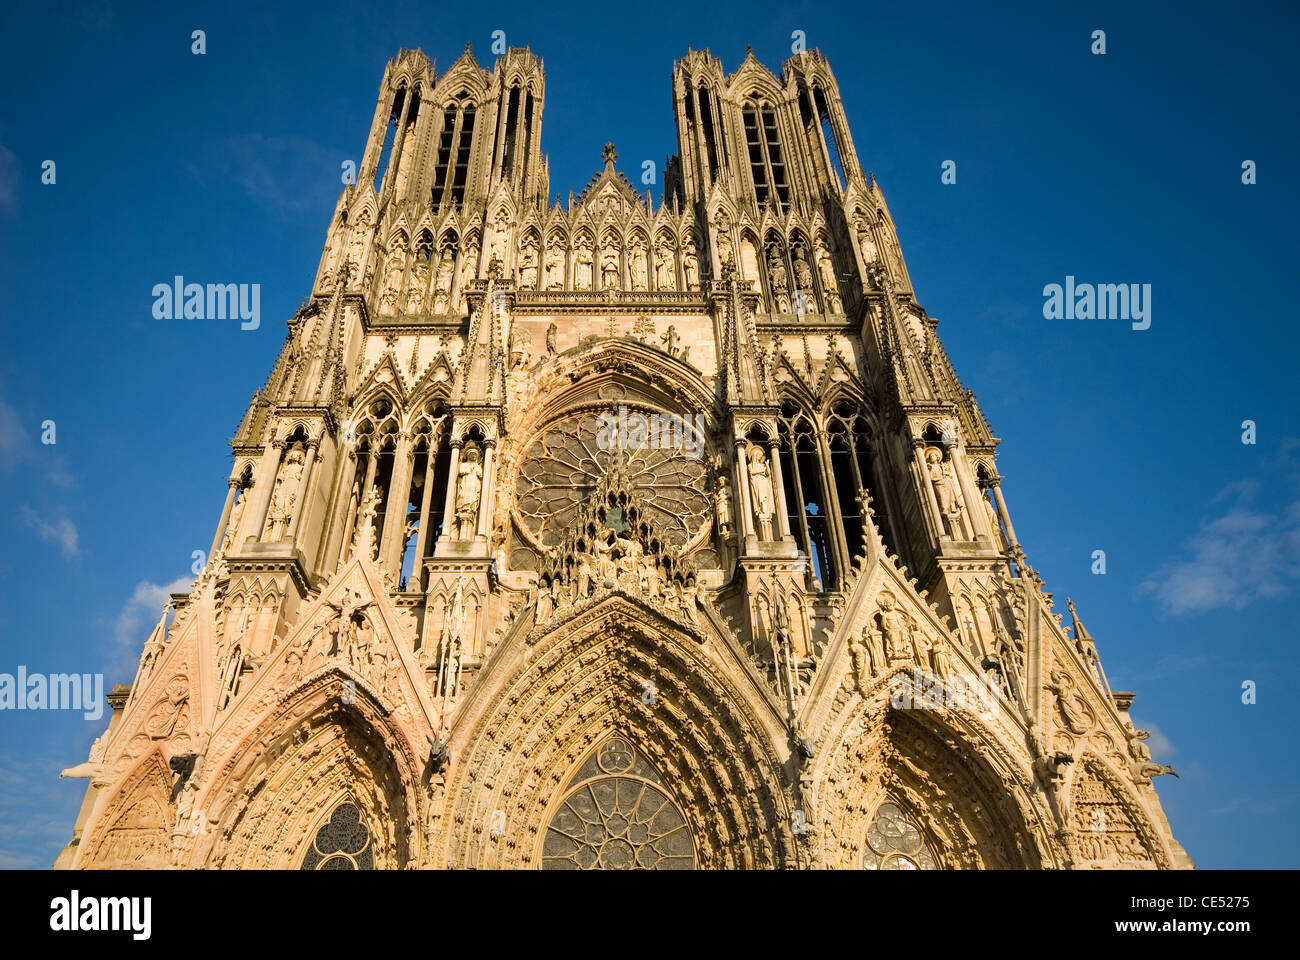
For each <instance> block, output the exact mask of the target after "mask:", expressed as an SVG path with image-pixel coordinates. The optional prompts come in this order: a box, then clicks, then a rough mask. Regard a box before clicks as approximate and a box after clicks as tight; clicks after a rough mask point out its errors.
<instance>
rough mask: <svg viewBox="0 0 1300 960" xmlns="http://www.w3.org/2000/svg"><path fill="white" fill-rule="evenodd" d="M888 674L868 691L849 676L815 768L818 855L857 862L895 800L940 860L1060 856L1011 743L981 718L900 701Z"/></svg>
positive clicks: (991, 862)
mask: <svg viewBox="0 0 1300 960" xmlns="http://www.w3.org/2000/svg"><path fill="white" fill-rule="evenodd" d="M889 685H890V678H888V677H882V678H880V679H878V680H877V681H876V682H875V683H874V684H873V685H872V688H871V691H872V692H871V694H870V696H869V698H863V697H861V696H859V695H857V694H856V693H852V692H850V690H851V688H850V687H849V686H848V685H845V686H842V687H841V689H840V692H839V694H838V697H839V700H838V701H837V705H838V706H839V709H838V710H837V712H836V715H834V716H832V717H831V718H830V721H829V723H828V728H829V729H828V733H827V735H826V736H825V737H824V739H823V742H822V746H821V748H820V749H819V751H818V758H817V761H816V766H815V767H814V768H813V770H812V771H811V773H810V778H809V779H810V780H811V782H812V785H813V790H812V791H811V793H812V799H811V801H810V804H809V805H810V806H811V807H812V808H813V820H814V832H815V834H817V836H816V837H815V839H814V847H815V849H816V850H817V851H818V854H817V856H818V861H819V865H822V866H827V867H846V868H857V867H860V866H861V865H862V864H863V863H864V857H866V856H868V855H869V854H868V851H870V850H871V849H872V847H871V846H870V844H869V842H868V836H867V832H868V830H869V829H870V827H871V824H872V822H873V821H874V816H875V814H876V812H878V810H879V808H880V805H881V804H884V803H886V802H891V803H894V804H895V805H896V806H898V807H899V808H900V809H901V810H902V811H904V812H905V813H906V815H907V817H909V818H910V819H911V821H913V822H914V823H915V824H916V825H917V827H918V829H919V830H920V832H921V834H922V837H923V839H924V841H925V849H927V850H928V851H930V852H931V854H932V856H933V858H934V861H935V864H936V865H937V866H940V867H943V868H949V869H953V868H963V869H965V868H994V869H1033V868H1039V867H1044V866H1053V865H1055V864H1054V862H1053V861H1054V860H1055V859H1056V857H1055V855H1054V854H1053V853H1052V851H1051V850H1050V849H1049V847H1048V842H1047V841H1046V840H1045V839H1044V838H1045V836H1047V835H1049V834H1050V833H1051V831H1050V830H1049V828H1048V824H1049V823H1050V817H1049V814H1048V812H1047V811H1046V810H1044V809H1042V808H1041V807H1040V805H1039V804H1038V803H1036V801H1035V800H1034V798H1033V797H1032V795H1031V791H1032V785H1031V783H1030V781H1029V779H1028V778H1027V777H1026V776H1024V775H1023V773H1022V772H1019V771H1016V770H1015V768H1014V766H1012V765H1011V763H1010V756H1009V754H1007V752H1006V750H1005V748H1000V747H998V746H996V745H995V743H996V741H995V739H994V737H993V735H992V733H991V731H989V730H987V729H983V728H982V725H981V724H980V723H979V722H978V721H977V720H975V719H974V718H967V717H965V716H961V717H958V716H957V715H956V714H954V713H952V712H950V711H945V712H942V713H941V712H939V711H935V710H926V709H909V710H895V709H892V708H891V707H890V705H889Z"/></svg>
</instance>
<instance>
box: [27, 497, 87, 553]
mask: <svg viewBox="0 0 1300 960" xmlns="http://www.w3.org/2000/svg"><path fill="white" fill-rule="evenodd" d="M18 519H19V520H21V521H22V522H23V525H24V526H27V527H30V528H31V529H33V530H35V531H36V535H37V536H38V537H40V538H41V539H42V540H45V541H47V542H50V543H57V544H58V545H59V548H60V549H61V550H62V551H63V555H64V556H65V557H66V558H67V559H69V560H71V559H72V558H73V557H75V556H77V553H78V549H77V527H76V524H74V523H73V522H72V521H71V520H69V519H68V518H67V517H62V516H60V517H53V518H52V519H50V520H46V519H45V518H44V517H42V516H41V515H40V514H38V513H37V512H36V511H35V510H33V509H32V508H31V507H29V506H27V505H26V504H23V506H21V507H20V508H19V509H18Z"/></svg>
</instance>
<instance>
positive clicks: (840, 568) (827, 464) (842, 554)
mask: <svg viewBox="0 0 1300 960" xmlns="http://www.w3.org/2000/svg"><path fill="white" fill-rule="evenodd" d="M817 453H818V458H817V459H818V460H819V461H820V462H821V474H822V487H823V492H822V500H823V501H824V502H823V503H822V511H823V513H824V515H825V517H826V526H827V528H828V530H829V532H830V540H831V543H832V544H834V550H835V553H836V554H837V556H836V558H835V573H836V579H837V580H843V579H844V577H845V576H846V575H847V572H848V570H849V568H850V562H849V545H848V539H847V538H846V537H845V536H844V509H843V506H842V505H841V504H840V493H839V491H838V490H837V489H835V471H834V469H833V468H832V467H831V448H830V444H829V443H827V441H826V431H825V430H818V431H817ZM849 455H850V457H852V450H850V451H849ZM837 585H838V584H830V583H828V584H825V586H826V587H827V589H831V590H833V589H834V588H835V587H836V586H837Z"/></svg>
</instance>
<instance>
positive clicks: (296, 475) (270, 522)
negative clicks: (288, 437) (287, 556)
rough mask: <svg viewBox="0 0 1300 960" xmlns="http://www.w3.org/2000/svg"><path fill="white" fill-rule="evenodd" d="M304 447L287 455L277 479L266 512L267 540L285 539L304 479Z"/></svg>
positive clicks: (294, 449)
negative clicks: (300, 484)
mask: <svg viewBox="0 0 1300 960" xmlns="http://www.w3.org/2000/svg"><path fill="white" fill-rule="evenodd" d="M302 466H303V452H302V447H300V446H297V445H295V446H294V447H293V449H292V450H290V451H289V452H288V454H286V455H285V458H284V466H283V467H281V468H280V474H279V476H277V477H276V478H275V489H274V490H273V491H272V493H271V506H270V508H269V509H268V510H267V512H266V539H267V541H269V542H271V543H278V542H279V541H280V540H283V539H284V535H285V531H286V530H287V529H288V527H289V521H290V519H292V517H293V507H294V503H295V501H296V500H297V499H298V482H299V481H300V480H301V479H302Z"/></svg>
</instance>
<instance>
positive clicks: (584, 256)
mask: <svg viewBox="0 0 1300 960" xmlns="http://www.w3.org/2000/svg"><path fill="white" fill-rule="evenodd" d="M592 267H593V265H592V260H591V248H590V247H579V248H578V249H577V251H576V252H575V253H574V255H573V289H574V290H590V289H591V280H592Z"/></svg>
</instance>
